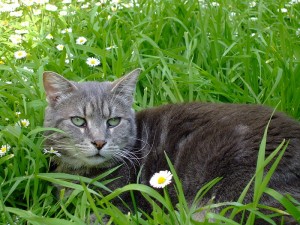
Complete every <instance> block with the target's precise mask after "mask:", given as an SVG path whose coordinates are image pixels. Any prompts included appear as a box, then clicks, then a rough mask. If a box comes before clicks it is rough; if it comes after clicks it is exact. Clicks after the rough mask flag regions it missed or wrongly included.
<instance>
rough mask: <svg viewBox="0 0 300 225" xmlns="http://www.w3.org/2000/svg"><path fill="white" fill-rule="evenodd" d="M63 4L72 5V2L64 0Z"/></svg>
mask: <svg viewBox="0 0 300 225" xmlns="http://www.w3.org/2000/svg"><path fill="white" fill-rule="evenodd" d="M62 3H64V4H70V3H72V0H63V1H62Z"/></svg>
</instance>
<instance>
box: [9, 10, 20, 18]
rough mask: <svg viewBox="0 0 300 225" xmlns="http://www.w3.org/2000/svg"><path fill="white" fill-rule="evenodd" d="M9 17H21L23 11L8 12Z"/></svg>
mask: <svg viewBox="0 0 300 225" xmlns="http://www.w3.org/2000/svg"><path fill="white" fill-rule="evenodd" d="M9 15H10V16H14V17H21V16H23V11H22V10H20V11H13V12H10V13H9Z"/></svg>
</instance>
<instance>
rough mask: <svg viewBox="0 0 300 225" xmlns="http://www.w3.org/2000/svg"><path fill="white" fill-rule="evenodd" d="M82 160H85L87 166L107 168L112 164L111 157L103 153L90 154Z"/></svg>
mask: <svg viewBox="0 0 300 225" xmlns="http://www.w3.org/2000/svg"><path fill="white" fill-rule="evenodd" d="M82 160H83V161H84V162H85V166H86V167H98V168H105V167H108V166H110V165H111V162H110V159H108V158H106V157H104V156H101V155H95V156H90V157H87V158H84V159H82Z"/></svg>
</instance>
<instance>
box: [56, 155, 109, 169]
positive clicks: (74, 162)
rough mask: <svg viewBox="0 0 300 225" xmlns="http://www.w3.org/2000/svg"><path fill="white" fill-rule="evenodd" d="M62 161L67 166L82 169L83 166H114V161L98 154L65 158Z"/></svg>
mask: <svg viewBox="0 0 300 225" xmlns="http://www.w3.org/2000/svg"><path fill="white" fill-rule="evenodd" d="M61 163H62V164H63V165H64V166H63V167H65V168H70V169H75V170H77V169H81V168H107V167H111V166H113V164H114V163H113V161H112V160H110V159H109V158H106V157H103V156H100V155H97V156H90V157H81V158H64V159H61Z"/></svg>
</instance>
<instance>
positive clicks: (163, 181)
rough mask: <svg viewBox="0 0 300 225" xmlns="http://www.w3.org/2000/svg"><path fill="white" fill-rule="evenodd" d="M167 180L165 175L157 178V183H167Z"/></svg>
mask: <svg viewBox="0 0 300 225" xmlns="http://www.w3.org/2000/svg"><path fill="white" fill-rule="evenodd" d="M165 181H166V178H165V177H159V178H158V179H157V183H159V184H163V183H165Z"/></svg>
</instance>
